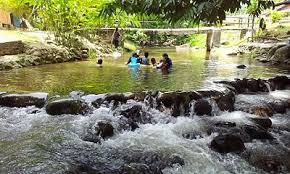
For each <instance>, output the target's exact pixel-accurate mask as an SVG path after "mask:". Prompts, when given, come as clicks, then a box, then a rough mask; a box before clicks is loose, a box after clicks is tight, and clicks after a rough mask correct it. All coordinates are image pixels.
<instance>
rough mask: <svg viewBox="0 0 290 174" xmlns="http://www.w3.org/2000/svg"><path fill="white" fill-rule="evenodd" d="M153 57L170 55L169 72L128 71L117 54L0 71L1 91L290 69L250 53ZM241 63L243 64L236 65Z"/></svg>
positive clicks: (129, 87)
mask: <svg viewBox="0 0 290 174" xmlns="http://www.w3.org/2000/svg"><path fill="white" fill-rule="evenodd" d="M145 51H148V52H149V53H150V57H151V58H152V57H155V58H156V59H157V60H159V59H160V58H161V55H162V54H163V53H164V52H167V53H168V54H169V56H170V57H171V58H172V60H173V64H174V66H173V70H172V72H171V73H170V74H169V75H162V73H161V72H159V71H158V70H156V69H154V68H152V67H151V66H148V67H146V66H142V68H141V69H140V70H132V69H129V68H127V66H125V62H126V61H127V60H128V58H129V56H130V54H129V53H125V54H124V55H123V56H122V57H121V58H119V59H114V58H105V59H104V64H103V68H97V67H96V61H95V60H90V61H84V62H74V63H63V64H51V65H42V66H36V67H28V68H21V69H14V70H11V71H2V72H0V89H2V90H3V91H23V92H30V91H44V92H49V93H51V94H64V95H66V94H68V93H69V92H71V91H76V90H79V91H84V92H87V93H107V92H128V91H131V92H133V91H144V90H160V91H177V90H185V91H190V90H197V89H200V88H211V87H212V86H213V83H212V82H213V81H214V80H220V79H224V80H225V79H234V78H251V77H253V78H269V77H273V76H275V75H279V74H288V73H289V70H281V69H278V68H269V67H265V66H263V65H261V64H257V63H255V61H254V60H252V59H251V58H249V57H250V56H240V57H239V56H227V55H225V54H223V52H222V51H220V52H221V53H217V54H215V55H207V54H206V53H205V51H204V50H201V51H198V50H195V51H189V50H180V51H176V50H175V49H172V48H168V49H164V48H162V49H157V48H156V49H149V50H145ZM240 64H245V65H246V66H247V68H246V69H238V68H236V66H237V65H240Z"/></svg>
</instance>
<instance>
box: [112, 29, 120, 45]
mask: <svg viewBox="0 0 290 174" xmlns="http://www.w3.org/2000/svg"><path fill="white" fill-rule="evenodd" d="M120 41H121V34H120V32H119V29H118V27H116V29H115V31H114V33H113V38H112V44H113V45H114V46H115V48H118V47H119V45H120Z"/></svg>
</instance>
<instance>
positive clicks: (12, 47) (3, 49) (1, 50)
mask: <svg viewBox="0 0 290 174" xmlns="http://www.w3.org/2000/svg"><path fill="white" fill-rule="evenodd" d="M22 53H24V43H23V42H21V41H11V42H4V43H0V56H4V55H16V54H22Z"/></svg>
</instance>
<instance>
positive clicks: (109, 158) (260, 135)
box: [0, 76, 290, 174]
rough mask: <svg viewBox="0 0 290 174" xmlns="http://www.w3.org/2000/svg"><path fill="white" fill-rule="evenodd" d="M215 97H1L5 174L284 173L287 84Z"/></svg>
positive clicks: (225, 90)
mask: <svg viewBox="0 0 290 174" xmlns="http://www.w3.org/2000/svg"><path fill="white" fill-rule="evenodd" d="M216 83H218V84H220V85H221V87H222V90H199V91H189V92H178V91H177V92H159V91H154V92H153V91H148V92H139V93H118V94H84V93H83V92H71V93H70V95H69V96H67V97H60V96H50V95H49V94H47V93H31V94H11V93H9V94H8V93H5V92H3V93H1V95H0V106H1V107H0V115H1V118H0V119H1V120H2V121H1V131H0V132H1V133H0V138H1V141H2V143H1V149H2V150H1V161H2V164H1V172H4V173H82V172H86V173H102V174H108V173H111V174H114V173H116V174H118V173H122V174H128V173H136V174H137V173H138V174H139V173H144V174H153V173H154V174H158V173H219V172H231V173H245V172H255V173H266V172H271V173H288V172H289V171H290V160H289V154H290V150H289V148H290V146H289V145H290V142H289V139H290V129H289V124H290V118H289V116H290V115H289V114H290V112H289V111H290V110H289V108H290V79H289V78H287V77H285V76H277V77H275V78H272V79H268V80H261V79H236V80H234V81H219V82H216Z"/></svg>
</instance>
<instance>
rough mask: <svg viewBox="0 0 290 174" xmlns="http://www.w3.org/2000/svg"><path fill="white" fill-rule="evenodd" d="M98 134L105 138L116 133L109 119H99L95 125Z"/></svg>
mask: <svg viewBox="0 0 290 174" xmlns="http://www.w3.org/2000/svg"><path fill="white" fill-rule="evenodd" d="M95 131H96V135H98V136H100V137H102V138H103V139H106V138H109V137H112V136H113V135H114V127H113V126H112V124H111V123H110V122H108V121H99V122H98V123H97V124H96V127H95Z"/></svg>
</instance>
